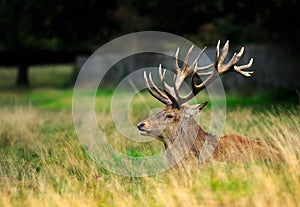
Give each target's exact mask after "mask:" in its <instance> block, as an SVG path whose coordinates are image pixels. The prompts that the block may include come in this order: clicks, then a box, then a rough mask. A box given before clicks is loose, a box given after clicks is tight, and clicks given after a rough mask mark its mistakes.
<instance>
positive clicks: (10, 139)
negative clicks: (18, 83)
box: [0, 65, 300, 206]
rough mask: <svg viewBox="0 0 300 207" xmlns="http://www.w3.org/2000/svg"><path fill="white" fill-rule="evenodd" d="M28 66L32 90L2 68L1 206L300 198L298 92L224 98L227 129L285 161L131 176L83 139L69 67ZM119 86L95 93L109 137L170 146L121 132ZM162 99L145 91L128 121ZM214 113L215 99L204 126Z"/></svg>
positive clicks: (137, 146)
mask: <svg viewBox="0 0 300 207" xmlns="http://www.w3.org/2000/svg"><path fill="white" fill-rule="evenodd" d="M30 70H31V71H30V75H31V77H30V78H31V87H30V88H28V89H25V88H17V87H15V86H14V80H15V79H14V78H15V71H14V70H13V69H0V78H1V80H3V81H2V82H1V83H0V90H1V93H0V206H299V205H300V203H299V195H300V168H299V166H300V155H299V152H300V144H299V132H300V127H299V126H300V125H299V124H300V120H299V105H298V103H297V99H295V98H292V99H290V100H289V101H287V102H284V101H283V102H282V101H281V100H280V98H279V100H278V97H276V96H278V95H276V94H274V93H272V92H271V93H267V92H260V93H258V94H257V95H252V96H236V95H235V94H232V93H229V95H228V96H227V104H228V113H227V119H226V125H225V129H224V134H230V133H234V134H240V135H242V136H247V137H250V138H253V139H263V140H268V141H270V142H273V143H274V144H275V145H277V146H278V147H279V148H280V149H281V150H282V151H283V152H284V155H285V159H286V163H279V164H267V163H245V164H227V163H214V164H213V165H210V164H204V165H200V166H195V165H191V166H187V167H186V169H171V170H169V171H166V172H164V173H161V174H157V175H155V176H150V177H145V178H130V177H123V176H120V175H115V174H113V173H112V172H109V171H107V170H106V169H105V168H103V167H102V166H99V165H98V164H97V163H95V162H93V161H92V160H91V159H90V157H89V155H88V154H87V153H86V151H85V149H84V147H83V146H81V144H80V142H79V140H78V138H77V136H76V133H75V130H74V126H73V122H72V95H73V89H72V86H70V85H69V86H68V84H69V83H70V79H71V77H72V67H71V66H66V65H64V66H47V67H39V68H38V67H35V68H33V69H30ZM112 93H113V90H110V89H105V90H99V91H98V92H97V97H96V112H97V113H96V116H97V117H96V118H97V120H98V122H99V123H100V126H99V127H100V128H101V130H103V131H105V133H106V134H108V135H109V137H110V140H109V142H110V144H111V145H112V146H113V147H114V148H115V149H117V150H119V151H121V152H122V153H125V154H127V155H130V156H132V157H143V156H149V155H153V154H155V153H157V152H159V151H161V150H163V146H162V144H161V143H160V142H158V141H152V142H149V143H137V142H134V141H131V140H128V139H126V138H124V137H123V136H122V135H121V134H120V133H119V132H118V130H117V129H116V128H115V125H114V123H113V121H112V118H111V116H110V99H111V96H112ZM122 95H125V94H120V96H122ZM199 97H200V100H206V99H207V97H206V96H205V95H202V96H201V95H200V96H199ZM156 107H158V108H160V107H162V105H161V104H160V103H158V101H155V100H154V99H153V98H152V97H150V96H149V95H148V94H147V93H142V94H141V96H139V95H136V96H135V97H134V99H133V101H132V103H131V104H130V106H129V108H130V110H129V111H130V117H129V119H130V121H132V123H134V124H136V123H137V122H139V121H140V120H143V119H145V118H146V117H147V116H148V113H149V111H150V110H151V109H152V108H156ZM209 115H210V114H209V107H208V108H207V109H204V110H203V112H202V116H201V125H204V126H206V125H207V124H209V123H208V121H207V120H209V119H208V117H209ZM116 159H119V158H116ZM120 161H122V160H120Z"/></svg>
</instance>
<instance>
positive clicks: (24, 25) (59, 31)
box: [0, 0, 300, 85]
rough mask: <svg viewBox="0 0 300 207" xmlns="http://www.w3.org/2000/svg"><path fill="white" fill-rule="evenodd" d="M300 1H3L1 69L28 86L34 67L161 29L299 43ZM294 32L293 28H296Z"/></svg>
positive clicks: (200, 36)
mask: <svg viewBox="0 0 300 207" xmlns="http://www.w3.org/2000/svg"><path fill="white" fill-rule="evenodd" d="M299 8H300V7H299V1H297V0H264V1H254V0H235V1H233V0H226V1H225V0H210V1H199V0H182V1H173V0H164V1H161V0H151V1H144V0H111V1H108V2H103V1H97V0H74V1H71V0H64V1H58V0H44V1H39V0H31V1H28V0H0V30H1V31H2V32H1V33H0V63H3V62H5V61H7V62H11V63H12V64H17V65H19V73H18V79H17V84H18V85H28V83H29V81H28V75H27V70H28V66H29V65H31V64H34V63H40V62H51V61H56V62H58V61H66V60H70V61H73V58H74V55H75V54H78V53H86V52H91V51H93V50H94V49H96V47H97V46H99V44H101V43H105V42H107V41H108V40H110V39H112V38H114V37H115V36H119V35H122V34H126V33H130V32H137V31H142V30H159V31H165V32H171V33H175V34H177V35H181V36H185V37H188V38H189V39H191V40H192V41H193V42H196V43H201V42H205V44H208V45H214V44H215V43H216V40H217V39H223V40H225V39H230V40H231V42H232V43H235V44H239V43H241V42H276V43H278V42H279V43H280V44H289V45H291V46H292V47H294V48H296V50H295V51H299V44H294V40H295V39H296V38H297V37H298V36H299V35H300V32H299V31H300V30H299V29H300V27H299V26H297V24H296V21H298V19H299V18H298V16H299V15H298V13H299V12H298V10H299ZM290 25H292V26H290Z"/></svg>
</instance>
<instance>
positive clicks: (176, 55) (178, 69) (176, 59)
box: [175, 47, 180, 73]
mask: <svg viewBox="0 0 300 207" xmlns="http://www.w3.org/2000/svg"><path fill="white" fill-rule="evenodd" d="M178 54H179V47H178V48H177V50H176V53H175V70H176V73H179V71H180V68H179V66H178Z"/></svg>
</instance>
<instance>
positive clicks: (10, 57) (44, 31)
mask: <svg viewBox="0 0 300 207" xmlns="http://www.w3.org/2000/svg"><path fill="white" fill-rule="evenodd" d="M114 9H115V4H114V0H112V1H110V4H103V3H102V2H101V1H92V0H90V1H85V0H76V1H71V0H64V1H58V0H44V1H39V0H31V1H27V0H1V1H0V31H2V32H1V33H0V52H1V54H2V56H3V57H2V58H1V59H2V62H4V63H6V64H10V65H14V64H15V65H19V68H18V77H17V85H28V84H29V80H28V66H29V65H31V64H36V63H40V62H50V61H65V60H66V59H71V58H72V59H73V56H74V55H75V54H76V53H80V52H87V51H92V50H93V49H94V48H95V47H96V45H98V44H99V43H101V42H105V41H107V40H108V39H109V37H110V36H111V34H112V33H113V32H114V28H116V26H114V22H113V20H112V18H110V16H111V12H112V11H113V10H114ZM51 59H52V60H51ZM71 61H72V60H71Z"/></svg>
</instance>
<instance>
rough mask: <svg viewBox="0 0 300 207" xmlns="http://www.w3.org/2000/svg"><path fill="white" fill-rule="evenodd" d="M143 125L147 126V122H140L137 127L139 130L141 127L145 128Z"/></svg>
mask: <svg viewBox="0 0 300 207" xmlns="http://www.w3.org/2000/svg"><path fill="white" fill-rule="evenodd" d="M143 126H145V123H144V122H141V123H139V124H138V125H137V128H138V129H139V130H141V129H142V128H143Z"/></svg>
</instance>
